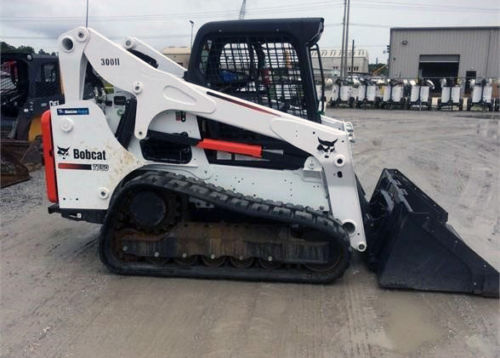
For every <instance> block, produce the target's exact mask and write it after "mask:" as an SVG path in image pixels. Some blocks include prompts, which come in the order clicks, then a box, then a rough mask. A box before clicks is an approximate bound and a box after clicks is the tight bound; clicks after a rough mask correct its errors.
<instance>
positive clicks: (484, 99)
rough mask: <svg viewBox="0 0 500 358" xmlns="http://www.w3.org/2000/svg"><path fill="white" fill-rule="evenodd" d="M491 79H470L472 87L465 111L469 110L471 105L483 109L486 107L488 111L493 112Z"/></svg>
mask: <svg viewBox="0 0 500 358" xmlns="http://www.w3.org/2000/svg"><path fill="white" fill-rule="evenodd" d="M492 82H493V81H492V80H491V79H489V80H486V79H482V80H480V81H477V80H471V81H470V87H471V88H472V95H471V97H469V98H467V111H470V110H471V109H472V107H475V106H480V107H481V109H482V110H483V111H484V110H485V109H486V108H488V110H489V111H490V112H493V109H494V108H493V107H494V103H493V102H494V101H493V97H492V94H493V86H492Z"/></svg>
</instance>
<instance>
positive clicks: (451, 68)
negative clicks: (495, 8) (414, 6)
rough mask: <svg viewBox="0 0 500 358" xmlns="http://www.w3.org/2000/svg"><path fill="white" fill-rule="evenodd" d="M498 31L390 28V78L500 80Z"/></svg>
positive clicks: (461, 28) (499, 40) (493, 28)
mask: <svg viewBox="0 0 500 358" xmlns="http://www.w3.org/2000/svg"><path fill="white" fill-rule="evenodd" d="M499 58H500V27H417V28H404V27H398V28H391V38H390V57H389V75H390V77H393V78H408V79H411V78H428V79H432V80H439V79H441V78H443V77H448V78H457V77H458V78H461V79H462V80H463V79H466V80H468V79H471V78H500V62H499Z"/></svg>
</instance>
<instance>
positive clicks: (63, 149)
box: [57, 146, 70, 159]
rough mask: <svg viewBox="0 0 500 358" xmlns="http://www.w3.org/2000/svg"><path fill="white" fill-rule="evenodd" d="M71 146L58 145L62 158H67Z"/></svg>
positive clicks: (58, 152) (58, 151)
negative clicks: (62, 146)
mask: <svg viewBox="0 0 500 358" xmlns="http://www.w3.org/2000/svg"><path fill="white" fill-rule="evenodd" d="M69 148H70V147H68V148H61V147H59V146H57V155H60V156H61V157H62V159H66V157H67V156H68V155H69Z"/></svg>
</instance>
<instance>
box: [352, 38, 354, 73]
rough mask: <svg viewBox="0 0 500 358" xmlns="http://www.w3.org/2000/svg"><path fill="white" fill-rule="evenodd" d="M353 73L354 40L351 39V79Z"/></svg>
mask: <svg viewBox="0 0 500 358" xmlns="http://www.w3.org/2000/svg"><path fill="white" fill-rule="evenodd" d="M353 73H354V40H352V53H351V79H352V78H353Z"/></svg>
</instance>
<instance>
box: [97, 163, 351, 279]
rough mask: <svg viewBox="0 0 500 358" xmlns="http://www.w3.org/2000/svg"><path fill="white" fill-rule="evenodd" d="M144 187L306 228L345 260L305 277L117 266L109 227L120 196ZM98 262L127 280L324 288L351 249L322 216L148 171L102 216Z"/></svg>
mask: <svg viewBox="0 0 500 358" xmlns="http://www.w3.org/2000/svg"><path fill="white" fill-rule="evenodd" d="M141 186H142V187H144V186H153V187H157V188H161V189H166V190H171V191H173V192H176V193H179V194H184V195H188V196H191V197H193V198H196V199H199V200H203V201H206V202H208V203H210V204H212V205H215V206H216V207H219V208H223V209H226V210H231V211H235V212H238V213H240V214H243V215H251V216H253V217H259V218H263V219H270V220H275V221H279V222H282V223H285V224H300V225H304V226H308V227H309V228H312V229H316V230H318V231H322V232H324V233H327V234H328V235H329V236H331V237H332V238H333V239H334V240H337V242H339V243H341V244H342V245H344V248H345V252H346V256H347V257H344V258H343V261H342V263H341V264H340V265H339V268H338V270H336V271H333V272H327V273H322V272H309V271H305V270H299V269H276V270H265V269H259V268H251V269H237V268H234V267H226V266H221V267H206V266H187V267H180V266H174V267H171V266H166V267H154V266H152V265H147V264H139V263H134V264H130V263H129V262H125V261H119V260H118V259H116V258H115V257H114V256H113V254H112V253H111V248H110V246H109V244H108V241H109V240H108V239H109V238H110V236H111V235H112V232H113V223H114V220H115V219H116V216H117V213H118V212H119V210H117V207H118V206H119V204H120V200H119V199H120V197H121V194H122V193H125V192H127V191H129V190H131V189H134V188H137V187H141ZM99 242H100V245H99V251H100V257H101V261H102V262H103V263H104V264H105V265H106V266H107V267H108V269H110V270H111V271H112V272H115V273H118V274H127V275H148V276H171V277H195V278H212V279H214V278H215V279H218V278H221V279H237V280H250V281H280V282H302V283H329V282H332V281H334V280H336V279H338V278H339V277H341V276H342V275H343V274H344V272H345V270H346V269H347V267H348V266H349V261H350V255H351V249H350V245H349V238H348V235H347V234H346V233H345V231H344V229H343V228H342V225H341V223H340V222H339V221H338V220H336V219H334V218H333V217H331V216H329V215H327V214H325V213H324V212H322V211H318V210H315V209H312V208H310V207H305V208H304V207H303V206H301V205H293V204H290V203H286V204H284V203H282V202H274V201H271V200H264V199H261V198H255V197H251V196H245V195H242V194H240V193H236V192H234V191H230V190H225V189H223V188H221V187H217V186H214V185H212V184H207V183H205V182H203V181H202V180H199V179H196V178H192V177H186V176H183V175H180V174H174V173H171V172H163V171H161V172H160V171H154V172H153V171H149V172H145V173H143V174H141V175H139V176H136V177H134V178H133V179H131V180H130V181H128V182H126V183H124V184H123V185H121V187H119V188H118V189H117V191H116V192H115V194H114V195H113V198H112V200H111V203H110V209H109V210H108V214H107V215H106V218H105V222H104V224H103V226H102V228H101V234H100V240H99Z"/></svg>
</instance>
